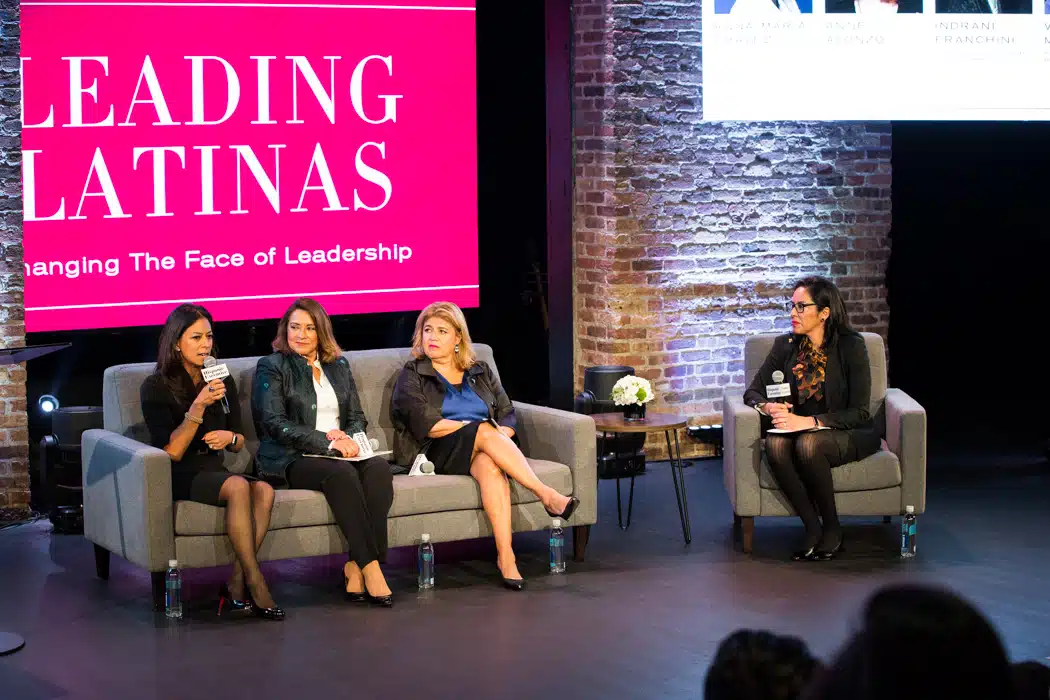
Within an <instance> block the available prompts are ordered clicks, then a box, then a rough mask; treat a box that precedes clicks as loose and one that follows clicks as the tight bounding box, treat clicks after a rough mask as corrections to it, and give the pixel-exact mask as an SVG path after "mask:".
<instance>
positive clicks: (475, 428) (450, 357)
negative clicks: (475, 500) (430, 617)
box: [391, 302, 579, 591]
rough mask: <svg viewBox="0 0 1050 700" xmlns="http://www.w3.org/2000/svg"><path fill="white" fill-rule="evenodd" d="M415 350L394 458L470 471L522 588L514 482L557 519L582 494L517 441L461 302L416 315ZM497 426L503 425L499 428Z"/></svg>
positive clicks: (510, 577) (396, 397)
mask: <svg viewBox="0 0 1050 700" xmlns="http://www.w3.org/2000/svg"><path fill="white" fill-rule="evenodd" d="M412 355H413V356H414V357H415V359H413V360H409V361H408V363H406V364H405V367H404V369H402V370H401V374H400V375H399V376H398V378H397V383H396V384H395V385H394V394H393V397H392V399H391V403H392V407H391V408H392V414H393V419H394V429H395V430H396V431H397V439H396V440H395V443H394V450H395V454H394V458H395V461H396V462H397V463H398V464H410V463H411V462H412V461H413V460H414V459H415V457H416V455H417V454H419V453H421V452H422V453H425V454H426V456H427V459H429V460H430V461H431V462H433V463H434V471H435V472H436V473H438V474H461V475H466V474H470V475H471V476H472V477H474V479H475V480H476V481H477V482H478V485H479V486H480V487H481V502H482V505H483V506H484V508H485V514H486V515H487V516H488V518H489V521H490V522H491V523H492V530H493V533H494V536H495V539H496V551H497V553H498V558H499V559H498V562H497V566H498V567H499V570H500V574H502V576H503V584H504V585H505V586H506V587H507V588H510V589H512V590H519V591H520V590H522V589H523V588H524V587H525V582H524V580H522V578H521V574H520V573H519V572H518V565H517V563H516V561H515V557H514V550H513V549H512V548H511V521H510V514H511V513H510V505H511V504H510V483H509V482H508V481H507V477H508V476H509V477H510V478H512V479H514V480H515V481H517V482H518V483H519V484H521V485H522V486H524V487H525V488H527V489H528V490H529V491H532V492H533V493H534V494H536V496H537V497H538V498H539V499H540V502H541V503H543V506H544V508H546V509H547V512H548V513H549V514H550V515H551V516H552V517H561V518H568V517H569V516H570V515H572V513H573V511H574V510H575V509H576V506H577V505H579V499H577V498H575V497H569V496H563V495H561V494H560V493H558V492H557V491H555V490H554V489H553V488H551V487H550V486H547V485H546V484H544V483H543V482H542V481H540V480H539V478H538V477H537V476H536V474H535V473H534V472H533V471H532V467H530V466H529V463H528V462H527V461H526V460H525V455H523V454H522V453H521V450H520V449H518V446H517V445H516V444H515V443H514V441H513V439H512V438H513V437H514V426H515V417H514V408H513V406H512V405H511V403H510V398H509V397H508V396H507V394H506V392H505V391H503V387H502V386H501V385H500V383H499V380H497V379H496V375H495V374H494V373H493V372H492V369H491V368H490V367H489V366H488V365H487V364H485V363H484V362H481V361H479V360H478V359H477V357H476V356H475V354H474V350H473V348H472V347H471V343H470V333H469V332H468V331H467V322H466V319H464V318H463V312H462V311H461V310H460V309H459V307H458V306H456V305H455V304H452V303H449V302H437V303H434V304H431V305H430V306H428V307H427V308H425V309H423V312H422V313H421V314H419V318H418V319H416V330H415V334H414V335H413V336H412ZM493 424H497V425H498V426H499V427H498V428H496V427H494V425H493Z"/></svg>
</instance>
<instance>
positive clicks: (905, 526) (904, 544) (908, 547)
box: [901, 506, 916, 559]
mask: <svg viewBox="0 0 1050 700" xmlns="http://www.w3.org/2000/svg"><path fill="white" fill-rule="evenodd" d="M904 513H905V515H904V519H903V520H901V556H902V557H904V558H905V559H908V558H911V557H914V556H915V525H916V522H915V506H906V507H905V508H904Z"/></svg>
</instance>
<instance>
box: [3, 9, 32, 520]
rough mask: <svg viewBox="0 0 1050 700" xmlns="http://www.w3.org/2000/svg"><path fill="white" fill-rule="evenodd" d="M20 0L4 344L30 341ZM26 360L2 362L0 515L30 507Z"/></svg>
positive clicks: (8, 125)
mask: <svg viewBox="0 0 1050 700" xmlns="http://www.w3.org/2000/svg"><path fill="white" fill-rule="evenodd" d="M18 30H19V28H18V2H16V1H14V0H0V45H2V49H3V51H2V53H0V347H5V348H9V347H15V346H19V345H25V321H24V319H25V310H24V306H23V296H22V289H23V282H24V278H23V275H22V194H21V165H22V155H21V154H22V136H21V130H22V126H21V118H20V115H19V113H18V110H19V105H18V103H19V91H20V89H21V88H20V85H19V76H18V68H19V66H18V37H19V31H18ZM27 425H28V420H27V416H26V370H25V365H8V366H6V367H0V520H4V519H6V518H8V517H20V516H21V515H24V513H25V511H26V510H27V509H28V508H29V430H28V427H27Z"/></svg>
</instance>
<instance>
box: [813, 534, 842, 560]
mask: <svg viewBox="0 0 1050 700" xmlns="http://www.w3.org/2000/svg"><path fill="white" fill-rule="evenodd" d="M844 541H845V538H844V537H843V536H842V535H839V542H838V544H836V545H835V546H834V547H832V548H831V549H824V548H822V547H817V548H816V551H814V552H813V557H812V561H831V560H832V559H834V558H835V556H836V555H837V554H839V553H840V552H842V551H844V550H843V548H842V543H843V542H844Z"/></svg>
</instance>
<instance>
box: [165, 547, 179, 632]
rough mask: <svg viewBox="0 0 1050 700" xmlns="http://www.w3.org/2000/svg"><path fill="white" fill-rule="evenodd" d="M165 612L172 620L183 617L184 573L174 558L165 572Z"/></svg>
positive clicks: (170, 560) (169, 561)
mask: <svg viewBox="0 0 1050 700" xmlns="http://www.w3.org/2000/svg"><path fill="white" fill-rule="evenodd" d="M164 614H165V616H167V617H168V618H169V619H171V620H181V619H182V573H181V572H180V571H179V562H178V561H176V560H174V559H169V560H168V571H167V573H165V574H164Z"/></svg>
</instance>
